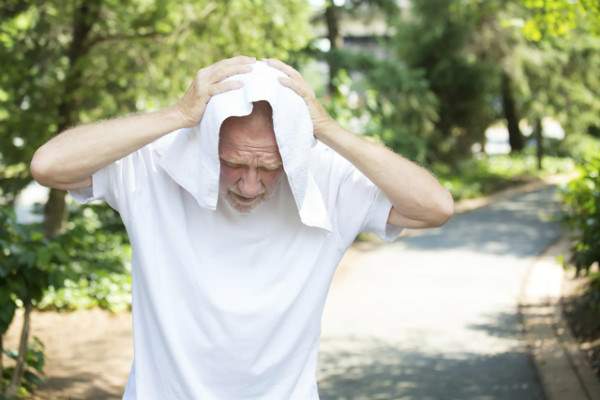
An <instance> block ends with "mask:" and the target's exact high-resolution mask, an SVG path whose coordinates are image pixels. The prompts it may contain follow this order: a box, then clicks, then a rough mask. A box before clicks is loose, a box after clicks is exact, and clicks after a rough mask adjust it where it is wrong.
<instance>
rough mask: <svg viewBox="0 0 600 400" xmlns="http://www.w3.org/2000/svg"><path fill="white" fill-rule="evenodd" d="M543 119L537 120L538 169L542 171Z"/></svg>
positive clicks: (536, 152) (536, 147)
mask: <svg viewBox="0 0 600 400" xmlns="http://www.w3.org/2000/svg"><path fill="white" fill-rule="evenodd" d="M543 133H544V132H543V127H542V119H541V118H539V117H538V118H536V120H535V155H536V158H537V169H538V170H540V171H541V170H542V168H543V165H542V161H543V160H542V159H543V157H544V135H543Z"/></svg>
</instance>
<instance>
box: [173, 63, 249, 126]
mask: <svg viewBox="0 0 600 400" xmlns="http://www.w3.org/2000/svg"><path fill="white" fill-rule="evenodd" d="M255 61H256V58H255V57H248V56H236V57H232V58H227V59H224V60H221V61H218V62H216V63H214V64H212V65H209V66H207V67H204V68H202V69H200V70H199V71H198V72H197V73H196V77H195V78H194V80H193V81H192V83H191V85H190V86H189V87H188V90H187V92H186V93H185V95H184V96H183V97H182V98H181V100H179V101H178V102H177V104H176V108H177V110H178V111H179V113H180V114H181V117H182V119H183V123H184V126H185V127H192V126H195V125H197V124H198V123H199V122H200V120H201V119H202V115H203V114H204V110H205V108H206V104H207V103H208V101H209V100H210V98H211V96H214V95H215V94H217V93H222V92H226V91H228V90H233V89H239V88H241V87H242V86H243V84H242V82H241V81H233V80H232V81H227V82H222V80H224V79H226V78H227V77H230V76H232V75H238V74H243V73H246V72H250V71H252V67H251V66H250V64H252V63H254V62H255Z"/></svg>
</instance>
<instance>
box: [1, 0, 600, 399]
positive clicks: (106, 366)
mask: <svg viewBox="0 0 600 400" xmlns="http://www.w3.org/2000/svg"><path fill="white" fill-rule="evenodd" d="M599 49H600V6H599V4H598V2H597V1H596V0H579V1H578V0H521V1H518V0H423V1H417V0H413V1H410V0H336V1H334V0H229V1H216V0H179V1H167V0H164V1H160V0H127V1H115V0H90V1H83V0H48V1H37V0H36V1H33V0H29V1H27V0H4V1H2V2H1V3H0V221H1V223H0V349H1V350H2V353H0V392H3V393H4V396H5V397H7V398H11V396H12V397H15V396H16V397H18V398H47V399H49V398H52V399H59V398H70V399H74V398H86V399H89V398H98V399H109V398H110V399H113V398H114V399H119V398H120V396H121V395H122V389H123V387H124V384H125V381H126V377H127V372H128V370H129V367H130V362H131V357H132V350H133V349H132V348H131V346H132V345H131V329H130V328H131V322H130V319H131V315H130V309H131V308H130V307H131V304H130V288H131V276H130V264H129V263H130V257H131V248H130V244H129V241H128V239H127V235H126V232H125V229H124V227H123V225H122V222H121V220H120V218H119V215H118V214H117V213H116V212H115V211H114V210H112V209H111V208H110V207H108V206H107V205H106V204H87V205H84V206H81V205H78V204H76V203H75V202H74V201H73V200H72V199H71V198H70V197H69V196H65V195H66V192H64V191H61V190H54V189H53V190H49V189H48V188H46V187H43V186H41V185H39V184H38V183H37V182H35V181H33V179H32V177H31V174H30V171H29V163H30V161H31V158H32V155H33V153H34V151H35V150H36V149H37V148H38V147H39V146H41V145H42V144H44V143H45V142H46V141H48V140H49V139H50V138H51V137H53V136H54V135H56V134H58V133H59V132H61V131H63V130H65V129H67V128H69V127H73V126H75V125H78V124H81V123H87V122H92V121H97V120H101V119H107V118H113V117H117V116H123V115H126V114H131V113H138V112H146V111H153V110H157V109H160V108H162V107H166V106H169V105H171V104H173V103H174V102H175V101H177V99H178V98H179V97H180V96H182V95H183V93H184V92H185V89H186V88H187V86H188V85H189V84H190V82H191V80H192V78H193V76H194V74H195V72H196V71H197V70H198V69H200V68H202V67H204V66H207V65H209V64H212V63H214V62H216V61H218V60H220V59H223V58H228V57H232V56H234V55H238V54H244V55H251V56H256V57H257V58H261V57H273V58H279V59H281V60H283V61H285V62H287V63H289V64H291V65H293V66H294V67H295V68H297V69H298V70H299V71H300V72H301V73H302V74H303V76H304V77H305V79H306V80H307V81H308V82H309V83H310V84H311V85H312V87H313V88H314V89H315V91H316V92H317V95H318V97H319V98H320V99H321V101H322V103H323V104H324V105H325V107H326V108H327V109H328V110H329V111H330V113H331V114H332V115H333V116H334V117H335V118H336V119H337V120H338V122H339V123H340V124H341V125H342V126H344V127H346V128H347V129H349V130H351V131H352V132H354V133H356V134H359V135H364V136H366V137H368V138H369V139H370V140H376V141H379V142H381V143H384V144H385V145H386V146H388V147H389V148H391V149H393V150H394V151H396V152H397V153H399V154H401V155H403V156H404V157H407V158H409V159H411V160H412V161H414V162H416V163H418V164H419V165H422V166H424V167H425V168H427V169H428V170H429V171H431V172H432V173H433V174H434V175H435V176H436V177H437V178H438V179H439V180H440V181H441V182H442V183H443V185H444V186H445V187H447V188H448V189H449V190H450V191H451V192H452V194H453V196H454V199H455V202H456V203H457V213H456V214H455V216H454V217H453V219H452V220H451V223H448V224H447V225H446V226H444V227H442V228H440V229H433V230H426V231H424V232H408V230H407V232H406V234H405V235H403V236H402V237H401V238H400V239H398V241H397V242H395V243H392V244H390V245H384V244H382V243H379V242H378V241H377V239H376V238H373V237H371V236H369V235H361V236H360V237H359V238H358V239H357V242H356V244H355V246H353V248H351V250H350V251H349V253H348V254H347V256H346V257H345V258H344V261H343V263H342V264H341V265H340V267H339V271H340V274H339V276H336V280H335V282H334V286H333V287H332V290H331V293H330V298H329V300H328V304H327V307H328V308H327V309H326V313H325V316H324V321H323V323H324V330H323V335H324V336H323V344H322V346H321V348H322V352H321V361H320V371H319V383H320V391H321V394H322V398H323V399H327V398H330V399H334V398H338V399H341V398H344V399H350V398H365V399H375V398H377V399H392V398H403V399H404V398H407V399H408V398H511V399H516V398H528V399H532V398H543V396H544V395H543V384H544V382H543V379H541V382H540V378H539V376H538V375H537V374H539V371H538V372H536V368H535V366H534V365H533V364H532V363H531V360H530V359H529V358H528V357H529V356H528V352H527V350H526V349H525V350H523V349H521V348H520V350H515V349H516V348H517V347H514V346H520V345H523V344H524V343H526V340H525V339H524V338H523V337H522V333H523V332H522V328H523V327H522V324H521V322H522V316H523V315H522V314H523V313H522V311H519V304H520V303H519V302H520V300H522V298H521V297H519V296H520V294H522V293H521V292H519V290H517V288H519V287H521V286H522V285H525V284H526V283H527V282H528V280H527V279H528V274H527V271H529V270H530V268H531V263H532V262H534V260H535V257H538V256H539V255H540V254H541V253H542V252H543V251H544V250H545V249H547V248H548V246H550V245H551V244H552V243H556V241H558V240H562V242H561V243H563V244H564V246H563V247H562V249H563V251H561V252H559V253H560V254H558V255H559V257H558V258H556V263H557V264H559V265H560V268H561V270H562V269H563V268H564V271H565V273H568V274H571V276H570V277H567V274H565V276H564V277H563V279H565V280H566V279H577V282H578V283H581V285H578V289H577V293H576V294H574V295H573V296H572V297H570V298H571V300H570V301H569V302H568V303H567V302H564V304H563V308H564V314H565V318H567V319H568V321H569V324H570V326H571V329H572V330H573V333H574V334H575V336H576V340H577V342H578V344H579V346H580V347H581V348H582V349H583V350H584V353H585V356H586V357H587V359H588V362H589V364H590V365H591V366H592V368H593V369H594V370H595V373H596V374H598V371H599V370H600V273H599V271H598V268H599V267H598V262H599V260H600V97H599V96H598V94H599V93H598V92H599V90H600V74H598V70H599V69H600V52H599V51H598V50H599ZM550 211H551V212H550ZM540 212H547V213H549V214H551V215H549V216H544V215H541V216H540ZM520 235H522V236H520ZM413 252H414V253H413ZM411 260H412V261H411ZM413 261H414V262H413ZM387 267H389V268H387ZM378 268H379V269H378ZM483 269H485V272H482V270H483ZM365 271H366V272H365ZM374 271H377V272H374ZM362 274H365V275H362ZM386 274H391V275H386ZM382 277H388V279H384V278H382ZM390 277H393V279H389V278H390ZM359 278H360V282H361V283H360V284H359V283H357V281H356V280H357V279H359ZM386 285H388V286H386ZM376 292H378V293H387V295H386V296H387V297H385V298H381V297H377V296H375V294H374V293H376ZM458 293H460V295H458ZM495 293H496V294H495ZM502 296H505V297H502ZM358 298H364V299H367V300H364V301H362V302H361V300H357V299H358ZM491 298H494V299H495V300H497V301H494V302H492V301H491V300H490V299H491ZM563 298H566V296H563ZM451 299H455V300H456V304H455V305H456V307H451V308H448V309H444V305H446V306H447V305H448V304H449V303H448V301H450V300H451ZM483 299H487V300H483ZM480 300H481V301H480ZM488 300H489V301H488ZM352 301H354V302H358V303H352ZM486 301H487V302H486ZM474 303H477V304H481V307H480V308H474V307H471V306H470V308H469V307H466V306H465V305H467V304H469V305H472V304H474ZM484 303H485V304H484ZM498 304H501V305H502V306H501V307H500V306H498ZM386 307H389V308H386ZM494 307H496V308H494ZM467 308H469V310H468V312H467ZM375 309H377V310H387V311H385V313H383V314H385V315H381V319H380V320H379V319H377V318H378V317H377V315H379V314H378V313H376V312H375V313H374V312H373V310H375ZM400 309H402V310H404V311H401V310H400ZM416 310H420V311H416ZM409 311H410V312H409ZM382 312H383V311H382ZM390 313H392V314H390ZM486 313H487V314H486ZM489 313H496V314H494V315H495V317H494V319H492V320H489V319H488V320H486V321H484V322H482V321H480V320H478V319H477V318H480V317H481V316H482V315H488V316H489ZM424 316H429V317H427V318H429V319H427V318H425V317H424ZM369 318H375V320H371V319H369ZM392 319H396V320H398V321H402V322H403V323H404V325H393V326H391V325H390V326H388V325H386V323H389V320H392ZM385 321H388V322H385ZM367 326H368V327H370V329H365V327H367ZM376 326H378V327H380V329H381V330H379V331H378V330H377V329H379V328H373V327H376ZM382 332H383V333H382ZM407 332H408V333H407ZM474 332H475V333H474ZM409 333H410V335H409V336H406V335H408V334H409ZM446 334H447V335H446ZM403 335H404V336H403ZM473 335H486V336H485V337H486V338H493V340H494V342H493V343H492V342H487V341H486V340H488V339H484V336H473ZM348 337H352V338H355V339H356V338H362V339H361V340H359V341H358V342H357V341H344V340H342V338H348ZM441 337H446V339H447V340H450V339H449V338H450V337H451V338H452V340H451V341H443V340H442V341H439V340H438V339H439V338H441ZM417 338H420V339H419V340H417ZM424 338H431V340H429V339H427V340H425V339H424ZM434 338H437V339H434ZM363 339H364V340H363ZM367 339H368V340H367ZM353 340H354V339H353ZM356 340H358V339H356ZM369 340H374V341H376V342H377V344H376V345H373V344H368V343H371V342H369ZM490 340H491V339H490ZM509 341H510V343H511V344H510V345H509V344H508V342H509ZM342 343H345V344H343V345H342ZM475 343H480V344H482V346H481V347H480V348H471V347H469V346H472V345H474V344H475ZM483 344H485V345H483ZM513 345H514V346H513ZM340 346H341V347H340ZM362 346H367V347H362ZM369 346H371V347H369ZM373 346H375V347H373ZM461 346H463V347H461ZM492 348H494V349H495V350H494V356H493V357H499V358H491V359H490V358H489V357H492V356H490V354H488V353H487V352H488V351H489V350H490V349H492ZM382 349H383V351H382ZM386 349H387V350H386ZM400 349H401V351H400ZM428 349H430V350H431V351H430V352H428ZM459 349H460V353H461V354H462V356H463V357H462V358H459V357H454V356H450V355H449V354H450V353H449V351H450V350H456V352H452V354H454V353H457V354H458V352H459V351H458V350H459ZM367 354H368V355H369V357H370V358H369V357H366V356H365V355H367ZM392 354H394V355H395V356H394V357H392V359H388V357H390V356H391V355H392ZM465 354H467V355H469V356H466V357H465V356H464V355H465ZM352 355H354V356H355V357H352ZM361 357H363V358H361ZM364 357H366V358H364ZM486 357H487V358H486ZM383 358H386V359H388V361H386V363H385V365H384V366H382V368H380V369H377V368H374V365H375V366H376V365H380V364H378V363H380V362H381V359H383ZM341 360H345V361H341ZM348 360H351V361H348ZM352 360H353V361H352ZM444 360H445V361H444ZM482 360H483V361H482ZM528 360H529V361H528ZM442 361H444V362H442ZM348 362H349V363H350V364H347V363H348ZM479 362H481V363H480V364H479ZM374 363H375V364H374ZM492 365H493V366H492ZM418 366H421V367H418ZM411 368H412V369H411ZM507 370H511V371H512V373H510V374H509V373H507V372H506V371H507ZM467 376H468V377H469V378H468V379H472V380H466V381H465V379H467V378H466V377H467ZM478 376H479V378H478ZM466 388H470V389H469V390H467V389H466ZM444 393H447V394H449V395H448V396H449V397H445V396H444ZM478 396H479V397H478ZM482 396H488V397H482ZM520 396H522V397H520ZM1 397H2V395H0V398H1Z"/></svg>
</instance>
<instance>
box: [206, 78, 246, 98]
mask: <svg viewBox="0 0 600 400" xmlns="http://www.w3.org/2000/svg"><path fill="white" fill-rule="evenodd" d="M242 86H244V83H243V82H242V81H227V82H219V83H215V84H214V85H211V86H210V87H209V88H208V94H209V95H210V96H214V95H215V94H219V93H223V92H227V91H230V90H235V89H239V88H241V87H242Z"/></svg>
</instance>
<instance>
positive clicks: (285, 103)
mask: <svg viewBox="0 0 600 400" xmlns="http://www.w3.org/2000/svg"><path fill="white" fill-rule="evenodd" d="M251 65H252V71H251V72H248V73H244V74H239V75H234V76H231V77H229V78H227V79H225V80H226V81H227V80H240V81H242V82H243V86H242V87H241V88H239V89H235V90H230V91H227V92H223V93H219V94H217V95H215V96H212V97H211V98H210V100H209V102H208V103H207V105H206V109H205V111H204V115H203V116H202V119H201V121H200V123H199V124H198V125H197V126H195V127H192V128H183V129H180V130H178V131H176V132H177V133H176V134H175V136H174V138H173V140H172V141H170V142H169V143H168V146H165V145H164V144H163V145H162V146H160V145H159V146H156V150H157V152H158V153H159V154H161V158H160V160H159V165H160V166H161V167H162V168H163V169H164V170H165V171H166V172H167V173H168V174H169V175H170V176H171V178H172V179H173V180H175V182H177V183H178V184H179V185H180V186H182V187H183V188H184V189H185V190H187V191H188V192H189V193H190V194H191V195H192V196H193V197H194V198H195V199H196V201H197V203H198V205H199V206H201V207H205V208H207V209H209V210H215V209H216V207H217V201H218V196H219V175H220V162H219V154H218V152H219V131H220V127H221V124H222V123H223V121H224V120H225V119H226V118H228V117H230V116H244V115H248V114H250V113H251V112H252V102H253V101H259V100H266V101H268V102H269V104H270V105H271V108H272V110H273V129H274V131H275V138H276V140H277V144H278V146H279V152H280V154H281V158H282V162H283V168H284V171H285V173H286V175H287V180H288V182H289V184H290V188H291V192H292V194H293V196H294V200H295V202H296V206H297V208H298V214H299V217H300V220H301V221H302V223H304V224H305V225H307V226H313V227H319V228H322V229H326V230H328V231H331V229H332V228H331V221H330V220H329V216H328V213H327V209H326V207H325V204H324V202H323V196H322V194H321V192H320V190H319V187H318V186H317V184H316V182H315V179H314V177H313V175H312V172H311V169H310V166H309V160H310V152H311V150H312V149H313V146H314V145H315V144H316V139H315V137H314V134H313V124H312V120H311V118H310V114H309V111H308V107H307V105H306V103H305V102H304V99H302V97H300V96H299V95H298V94H296V92H294V91H293V90H292V89H290V88H288V87H286V86H283V85H282V84H281V83H280V82H279V81H278V79H277V77H278V76H286V75H285V74H284V73H283V72H281V71H279V70H278V69H276V68H274V67H271V66H270V65H268V64H267V63H266V62H265V61H257V62H255V63H254V64H251ZM169 136H171V135H169ZM159 140H160V139H159Z"/></svg>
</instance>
